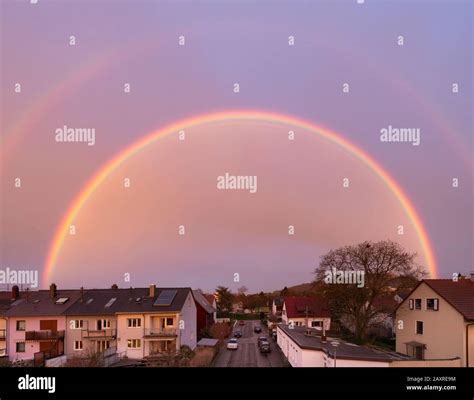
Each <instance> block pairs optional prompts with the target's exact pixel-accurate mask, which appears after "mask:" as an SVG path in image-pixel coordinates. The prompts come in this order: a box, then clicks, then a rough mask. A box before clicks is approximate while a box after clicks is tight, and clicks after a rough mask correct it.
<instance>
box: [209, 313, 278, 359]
mask: <svg viewBox="0 0 474 400" xmlns="http://www.w3.org/2000/svg"><path fill="white" fill-rule="evenodd" d="M255 325H257V326H260V321H245V325H243V326H242V325H236V326H235V327H234V331H235V330H240V331H241V332H242V337H241V338H239V339H238V341H239V348H238V349H237V350H227V347H226V346H224V347H222V348H221V349H220V351H219V354H218V355H217V356H216V359H215V361H214V366H215V367H284V366H285V363H284V360H283V355H282V353H281V352H280V351H279V349H278V348H277V347H278V346H277V344H276V343H275V342H274V341H273V339H271V338H269V343H270V347H271V349H272V351H271V353H260V351H259V350H258V345H257V338H258V337H259V336H268V331H267V330H266V329H262V333H254V331H253V327H254V326H255ZM231 337H233V333H232V336H231ZM226 344H227V340H226Z"/></svg>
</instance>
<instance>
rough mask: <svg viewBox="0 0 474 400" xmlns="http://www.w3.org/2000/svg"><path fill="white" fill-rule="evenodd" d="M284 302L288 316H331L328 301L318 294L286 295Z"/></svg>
mask: <svg viewBox="0 0 474 400" xmlns="http://www.w3.org/2000/svg"><path fill="white" fill-rule="evenodd" d="M283 303H284V305H285V309H286V315H287V317H288V318H305V317H306V316H308V317H311V318H315V317H330V316H331V314H330V312H329V309H328V308H327V304H326V301H325V300H324V299H322V298H321V297H316V296H311V297H310V296H291V297H284V298H283Z"/></svg>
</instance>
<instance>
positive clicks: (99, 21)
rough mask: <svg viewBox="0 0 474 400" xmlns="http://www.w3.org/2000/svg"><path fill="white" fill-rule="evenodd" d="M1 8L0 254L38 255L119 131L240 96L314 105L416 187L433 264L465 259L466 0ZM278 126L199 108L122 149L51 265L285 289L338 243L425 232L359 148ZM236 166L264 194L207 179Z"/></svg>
mask: <svg viewBox="0 0 474 400" xmlns="http://www.w3.org/2000/svg"><path fill="white" fill-rule="evenodd" d="M117 3H118V4H117ZM1 11H2V17H1V25H2V43H1V44H2V53H1V56H2V71H1V82H2V121H1V135H2V137H1V145H2V153H1V156H2V162H1V170H0V173H1V185H2V186H1V197H0V198H1V200H2V201H1V207H2V208H1V210H2V215H1V225H0V228H1V238H0V250H1V253H0V268H6V267H10V268H18V269H23V268H27V269H31V268H34V269H39V270H40V271H41V270H42V269H43V265H44V262H45V258H46V254H47V250H48V247H49V245H50V242H51V240H52V237H53V234H54V231H55V228H56V226H57V225H58V223H59V221H60V219H61V217H62V216H63V215H64V213H65V212H66V210H67V208H68V205H69V204H70V202H71V200H72V199H73V198H74V197H75V196H76V194H77V193H78V192H79V190H80V189H81V188H82V186H83V185H84V184H85V182H87V180H88V178H89V177H90V176H91V175H92V174H93V173H94V172H95V171H96V170H97V169H98V168H99V167H100V166H101V165H103V164H104V163H105V162H106V161H107V160H108V159H110V158H111V157H112V156H113V155H114V154H116V153H117V152H119V151H120V150H122V149H124V148H125V147H126V146H127V145H129V144H131V143H133V142H134V141H136V140H138V139H139V138H141V137H143V135H145V134H147V133H149V132H150V131H152V130H154V129H157V128H159V127H161V126H163V125H165V124H166V123H170V122H173V121H175V120H178V119H182V118H186V117H189V116H193V115H199V114H207V113H209V112H213V111H222V110H230V109H242V108H244V109H250V110H262V109H264V110H269V111H272V112H282V113H285V114H289V115H294V116H296V117H301V118H305V119H307V120H309V121H313V122H314V123H317V124H321V125H323V126H326V127H328V128H329V129H331V130H333V131H336V132H338V133H340V134H341V135H342V136H343V137H345V138H347V139H349V140H350V141H352V142H353V143H354V144H356V145H358V146H359V147H361V148H362V149H364V150H365V151H366V152H367V153H369V154H370V155H371V156H372V157H373V158H374V159H376V160H377V161H378V162H379V163H380V164H381V165H382V166H383V167H384V168H385V169H386V170H387V171H388V172H389V173H390V174H391V175H392V176H393V177H394V178H395V179H396V180H397V181H398V182H399V183H400V185H401V186H402V187H403V189H404V190H405V192H406V193H407V195H408V196H409V198H410V199H411V200H412V202H413V203H414V205H415V207H416V209H417V210H418V212H419V214H420V216H421V218H422V221H423V222H424V225H425V227H426V229H427V231H428V234H429V237H430V240H431V242H432V244H433V248H434V251H435V254H436V260H437V263H438V267H439V271H440V275H441V276H450V274H451V273H453V272H455V271H461V272H468V271H469V270H471V269H472V268H474V267H473V262H472V261H473V251H472V243H473V206H472V198H473V174H472V156H473V143H472V132H473V129H472V109H473V104H472V87H473V86H472V70H473V65H472V49H473V46H472V16H473V6H472V2H469V1H436V2H434V1H430V2H428V1H410V2H408V1H406V2H395V1H393V2H392V1H378V2H375V1H366V4H363V5H358V4H356V1H355V0H353V1H337V2H329V1H324V2H323V1H312V2H306V1H305V2H302V1H301V2H299V1H291V2H290V1H278V2H269V1H252V2H250V1H245V2H241V1H239V2H226V4H222V3H220V2H217V1H202V2H192V3H191V2H168V1H144V2H140V1H133V2H132V1H122V2H115V1H68V2H66V3H61V2H56V1H45V0H39V3H38V4H36V5H30V4H29V2H27V1H23V2H16V1H3V2H2V3H1ZM70 35H75V36H76V45H75V46H69V44H68V40H69V36H70ZM180 35H185V37H186V45H185V46H179V45H178V36H180ZM290 35H293V36H294V37H295V46H288V36H290ZM399 35H403V36H404V40H405V44H404V45H403V46H398V45H397V37H398V36H399ZM126 82H129V83H130V84H131V93H128V94H125V93H123V84H124V83H126ZM235 82H238V83H239V84H240V93H238V94H235V93H233V84H234V83H235ZM345 82H347V83H349V84H350V92H349V93H346V94H344V93H343V92H342V84H343V83H345ZM15 83H21V85H22V91H21V93H15V91H14V88H15ZM453 83H458V84H459V93H456V94H455V93H452V84H453ZM64 125H68V126H70V127H93V128H95V130H96V144H95V145H94V146H87V145H85V144H84V143H68V144H64V143H56V142H55V141H54V138H55V130H56V129H57V128H58V127H62V126H64ZM389 125H392V126H394V127H399V128H420V129H421V144H420V145H419V146H412V145H411V144H410V143H382V142H381V141H380V130H381V129H382V128H386V127H388V126H389ZM278 129H282V130H283V132H286V131H287V130H288V129H291V127H282V126H279V125H278V124H273V125H272V124H267V125H265V126H260V125H258V124H254V125H251V124H250V125H249V124H239V123H228V124H224V125H220V126H219V125H210V126H204V127H202V128H199V129H196V130H195V132H189V140H187V141H186V144H185V146H186V148H183V146H181V147H179V146H180V145H181V144H183V143H177V142H176V141H175V140H174V139H172V138H167V139H165V140H163V141H160V142H158V143H156V144H155V145H153V146H151V147H150V148H148V149H147V150H146V151H144V152H142V153H140V154H138V155H137V156H136V157H134V158H133V159H131V160H129V161H128V162H127V163H126V164H125V165H123V166H122V167H121V168H120V170H118V171H117V173H116V174H114V175H113V176H111V177H110V178H109V179H108V180H107V181H106V182H104V185H103V187H101V188H100V189H99V190H98V191H97V192H96V193H95V194H94V196H93V198H91V199H90V201H89V202H88V203H87V204H86V206H85V207H84V209H83V210H82V211H81V213H80V215H79V216H78V220H77V226H78V234H77V235H76V236H75V237H74V242H72V241H66V243H65V246H64V248H63V250H62V252H61V254H60V257H59V258H58V265H57V268H56V270H55V275H53V277H54V279H55V280H56V281H57V283H58V284H59V285H60V286H65V285H67V286H72V287H78V286H81V285H84V286H89V287H90V286H105V285H106V286H108V285H110V284H111V283H113V282H116V283H118V284H119V285H124V286H129V285H130V283H127V284H125V283H123V282H122V281H121V279H122V276H123V273H125V272H130V273H131V276H132V282H131V284H133V285H134V286H138V285H147V284H149V283H151V282H156V283H157V284H159V285H180V286H186V285H190V286H193V287H201V288H203V289H206V290H211V289H212V288H214V287H215V286H216V285H218V284H222V285H226V286H231V287H232V288H236V287H238V286H241V285H242V284H244V285H245V286H247V287H248V288H249V289H251V290H260V289H264V290H274V289H279V288H281V287H283V286H285V285H290V284H295V283H300V282H307V281H309V280H310V279H312V274H311V272H312V270H313V269H314V267H315V266H316V265H317V263H318V260H319V257H320V256H321V255H322V254H324V253H325V252H326V251H328V250H329V249H330V248H334V247H337V246H340V245H344V244H351V243H357V242H359V241H362V240H366V239H371V240H378V239H385V238H392V239H394V240H398V241H400V243H401V244H402V245H404V246H405V247H406V248H408V249H410V250H412V251H418V252H419V251H420V249H419V244H418V243H417V239H416V237H415V236H414V235H413V234H412V233H410V227H409V221H406V216H405V215H404V213H403V210H402V209H401V207H400V205H399V204H398V202H397V201H396V199H394V197H393V195H390V193H389V192H388V190H387V188H386V187H385V186H384V185H383V184H382V183H381V181H380V180H379V179H377V178H376V177H375V176H374V175H373V174H372V173H371V172H370V171H369V170H368V169H367V168H366V167H365V166H364V165H363V164H361V163H360V162H359V161H357V160H355V159H354V158H352V157H351V156H349V155H347V154H345V153H344V152H341V150H340V149H339V148H337V147H335V146H334V145H330V144H328V143H327V142H324V141H323V140H321V139H320V138H317V137H315V136H311V135H309V134H308V135H306V134H305V135H302V136H298V139H297V140H296V141H295V142H294V143H291V144H292V145H294V146H292V147H291V146H289V143H288V141H287V140H283V139H284V138H285V137H284V136H283V139H280V140H279V139H275V132H276V131H277V130H278ZM193 133H195V134H194V135H193ZM277 137H279V136H278V134H277ZM227 171H228V172H231V173H232V172H234V173H235V174H243V175H258V176H259V179H260V181H259V191H258V193H257V194H255V195H251V194H248V193H243V192H230V191H228V192H219V191H216V188H215V180H216V176H217V175H221V174H223V173H225V172H227ZM129 175H130V176H133V180H132V188H131V189H133V190H129V191H127V192H125V191H124V190H123V188H120V182H121V179H122V177H123V176H129ZM345 176H350V177H351V179H352V180H351V182H357V183H356V184H355V185H353V186H352V187H351V191H350V192H348V191H345V192H344V191H341V190H340V188H339V187H337V189H336V186H337V185H339V186H340V181H341V179H342V177H345ZM16 177H21V179H22V188H21V189H16V188H15V187H14V179H15V178H16ZM453 178H458V179H459V182H460V186H459V187H458V188H456V189H454V188H453V187H452V184H451V182H452V179H453ZM399 221H403V223H405V224H407V227H408V232H407V233H406V235H404V237H399V236H397V235H396V232H395V228H394V227H396V226H397V225H398V224H399V223H400V222H399ZM180 223H183V224H185V225H186V226H187V227H189V231H188V232H189V235H187V236H186V240H185V241H183V240H181V239H183V238H179V240H180V241H177V238H176V226H177V225H179V224H180ZM289 224H294V225H295V226H296V227H297V235H296V236H295V237H292V238H291V240H290V241H289V238H288V236H287V235H286V234H285V229H286V228H285V227H287V226H288V225H289ZM283 228H284V229H283ZM418 261H419V262H420V263H423V261H424V260H423V257H422V255H420V258H419V260H418ZM235 272H238V273H240V282H238V283H234V282H233V280H232V277H233V274H234V273H235ZM48 284H49V282H40V285H41V286H43V287H44V286H47V285H48Z"/></svg>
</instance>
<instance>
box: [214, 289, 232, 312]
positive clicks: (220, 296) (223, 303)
mask: <svg viewBox="0 0 474 400" xmlns="http://www.w3.org/2000/svg"><path fill="white" fill-rule="evenodd" d="M216 297H217V300H216V302H217V311H220V312H223V311H231V310H232V303H233V301H234V295H233V294H232V292H231V291H230V290H229V288H227V287H225V286H218V287H217V289H216Z"/></svg>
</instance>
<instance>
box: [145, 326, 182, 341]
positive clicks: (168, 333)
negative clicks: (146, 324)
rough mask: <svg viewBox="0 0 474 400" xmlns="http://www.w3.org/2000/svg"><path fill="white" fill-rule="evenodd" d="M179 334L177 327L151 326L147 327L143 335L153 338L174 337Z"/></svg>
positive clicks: (146, 337)
mask: <svg viewBox="0 0 474 400" xmlns="http://www.w3.org/2000/svg"><path fill="white" fill-rule="evenodd" d="M176 336H178V332H177V330H176V329H175V328H165V329H161V328H150V329H145V333H144V335H143V337H144V338H145V339H152V338H166V337H168V338H174V337H176Z"/></svg>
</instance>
